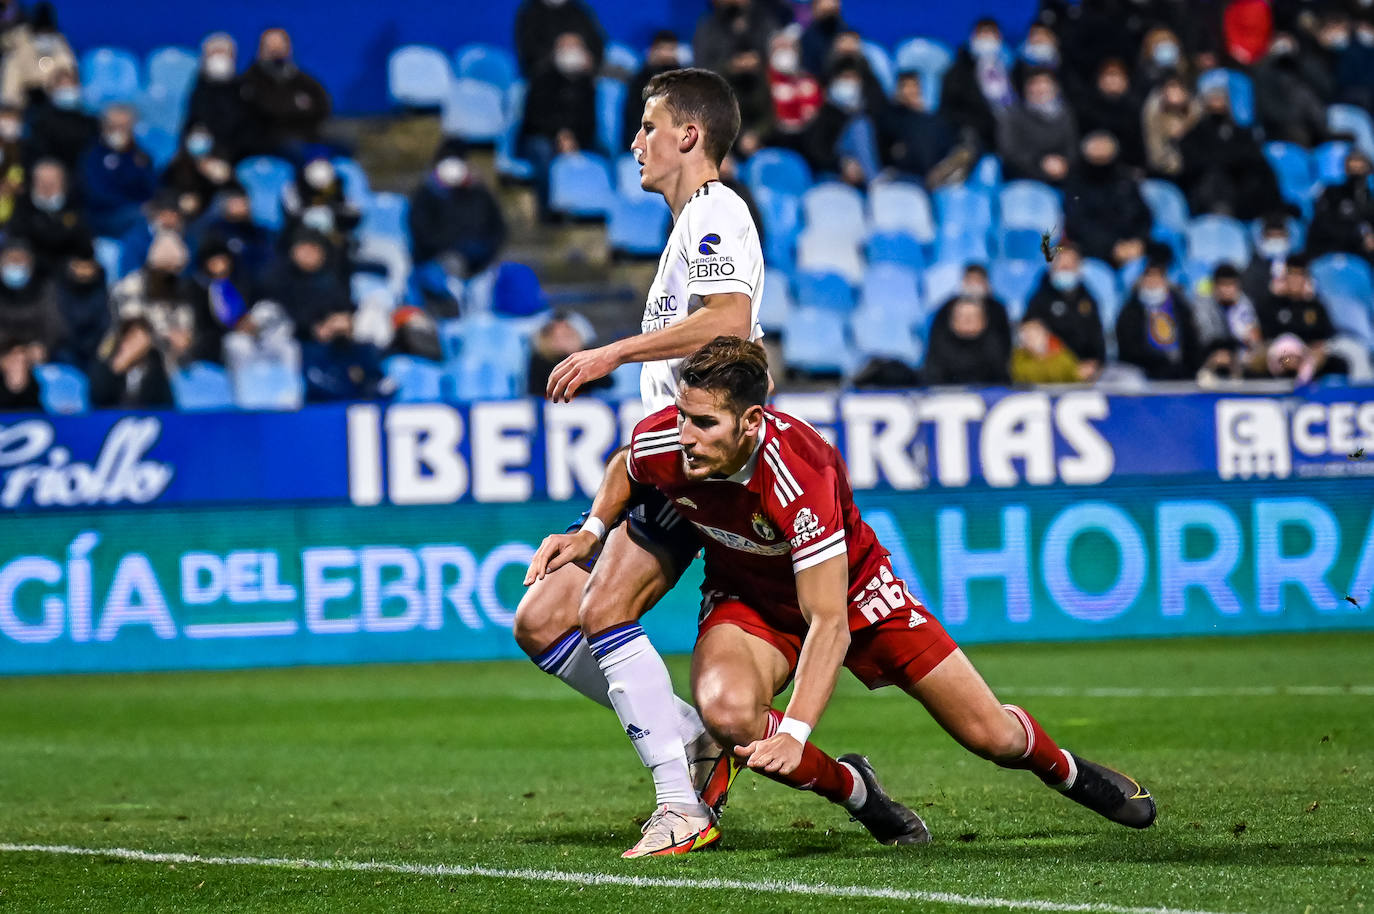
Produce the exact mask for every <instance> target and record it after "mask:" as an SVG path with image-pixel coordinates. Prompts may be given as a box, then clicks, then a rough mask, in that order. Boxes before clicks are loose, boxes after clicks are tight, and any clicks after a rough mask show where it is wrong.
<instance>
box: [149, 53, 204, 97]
mask: <svg viewBox="0 0 1374 914" xmlns="http://www.w3.org/2000/svg"><path fill="white" fill-rule="evenodd" d="M199 72H200V57H199V56H198V55H197V54H196V53H195V52H194V51H191V50H189V49H187V48H179V47H177V46H175V45H167V46H166V47H161V48H157V49H156V50H154V51H152V52H151V53H149V54H148V88H149V89H152V88H153V87H154V86H161V87H163V88H164V89H167V90H169V91H170V93H171V94H172V95H174V96H177V97H181V98H184V97H185V96H186V95H188V94H190V92H191V87H192V86H194V85H195V83H196V76H197V74H198V73H199Z"/></svg>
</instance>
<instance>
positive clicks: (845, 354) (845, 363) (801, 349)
mask: <svg viewBox="0 0 1374 914" xmlns="http://www.w3.org/2000/svg"><path fill="white" fill-rule="evenodd" d="M782 360H783V363H784V364H786V366H787V367H788V369H790V370H792V371H798V372H802V373H804V374H810V375H826V376H836V375H839V376H843V375H846V374H848V373H850V372H851V371H853V370H854V367H855V359H854V353H853V349H852V348H851V347H850V343H849V340H848V339H847V338H846V334H845V322H844V321H843V320H839V319H837V318H836V315H835V312H834V311H831V310H829V309H825V308H808V307H804V306H803V307H799V308H797V309H796V310H795V311H793V312H792V323H791V325H790V326H788V328H787V335H786V336H784V337H783V339H782Z"/></svg>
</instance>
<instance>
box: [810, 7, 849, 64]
mask: <svg viewBox="0 0 1374 914" xmlns="http://www.w3.org/2000/svg"><path fill="white" fill-rule="evenodd" d="M847 28H848V27H847V26H846V25H845V24H844V19H843V18H841V16H840V15H839V14H838V13H837V14H836V15H834V16H824V17H821V18H817V19H812V20H811V23H810V24H809V25H808V26H807V27H806V29H805V30H803V31H802V34H801V42H800V43H801V68H802V69H803V70H805V71H806V72H807V73H811V74H813V75H816V76H819V75H821V74H822V73H824V72H825V65H826V63H827V62H828V61H829V60H830V46H831V45H832V44H834V43H835V36H836V35H838V34H840V33H841V32H843V31H846V30H847Z"/></svg>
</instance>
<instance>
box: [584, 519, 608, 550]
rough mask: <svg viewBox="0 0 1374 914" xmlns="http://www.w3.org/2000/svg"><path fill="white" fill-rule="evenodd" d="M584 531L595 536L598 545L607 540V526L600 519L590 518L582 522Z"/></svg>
mask: <svg viewBox="0 0 1374 914" xmlns="http://www.w3.org/2000/svg"><path fill="white" fill-rule="evenodd" d="M582 529H583V530H585V531H587V532H588V533H590V534H592V535H593V536H595V537H596V541H597V542H598V543H599V542H601V541H602V540H604V539H605V538H606V525H605V524H603V523H602V522H601V518H599V517H595V516H589V517H588V518H587V519H586V520H584V521H583V522H582Z"/></svg>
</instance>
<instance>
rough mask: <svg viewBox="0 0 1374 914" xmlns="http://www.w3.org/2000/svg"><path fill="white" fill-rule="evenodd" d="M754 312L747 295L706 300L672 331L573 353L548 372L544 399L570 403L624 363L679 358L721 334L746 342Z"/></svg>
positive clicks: (729, 294) (730, 294) (726, 294)
mask: <svg viewBox="0 0 1374 914" xmlns="http://www.w3.org/2000/svg"><path fill="white" fill-rule="evenodd" d="M752 313H753V312H752V310H751V305H750V298H749V296H748V295H746V294H745V293H743V292H720V293H717V294H715V295H706V296H703V297H702V299H701V307H700V308H698V309H697V310H695V311H693V312H692V313H691V314H689V315H687V316H686V317H685V318H683V319H682V320H680V321H678V322H677V323H676V324H673V325H672V326H671V327H664V328H663V329H661V330H653V331H650V332H649V333H641V334H638V335H636V336H630V337H626V338H625V339H623V340H616V341H615V342H614V343H607V344H606V345H605V346H598V347H597V348H595V349H584V350H582V351H581V352H574V353H573V354H572V355H570V356H568V357H567V358H566V359H564V360H563V361H561V362H559V363H558V365H556V366H555V367H554V369H553V371H552V372H551V373H550V374H549V386H548V388H547V389H546V390H545V395H546V396H547V397H548V398H549V399H550V400H553V401H554V402H565V403H566V402H567V401H569V400H571V399H572V398H573V397H574V396H576V395H577V391H578V390H579V389H580V388H581V387H582V385H584V384H588V383H590V382H592V381H595V380H596V379H597V378H604V377H605V376H606V375H608V374H610V373H611V372H613V371H615V370H616V369H617V368H619V367H620V366H621V365H625V364H628V363H630V362H652V361H655V360H657V359H680V358H683V357H685V356H688V355H691V354H692V353H693V352H696V351H697V350H698V349H700V348H701V347H702V346H705V345H706V344H707V343H709V342H711V340H713V339H715V338H716V337H718V336H738V337H741V338H743V339H748V338H749V334H750V332H751V331H752V330H753V324H752V322H751V319H750V318H751V315H752Z"/></svg>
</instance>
